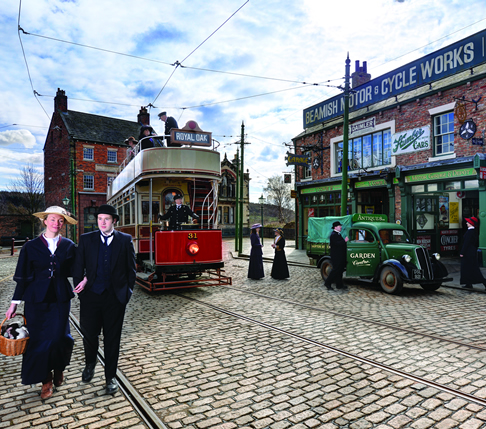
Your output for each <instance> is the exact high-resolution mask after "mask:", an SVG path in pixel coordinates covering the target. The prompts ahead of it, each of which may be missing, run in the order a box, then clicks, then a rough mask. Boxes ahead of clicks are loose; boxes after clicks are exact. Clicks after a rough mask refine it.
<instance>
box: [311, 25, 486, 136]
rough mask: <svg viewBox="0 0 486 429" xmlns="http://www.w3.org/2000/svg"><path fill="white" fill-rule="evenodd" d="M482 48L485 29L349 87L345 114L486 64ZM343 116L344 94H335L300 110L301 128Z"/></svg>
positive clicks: (485, 43) (485, 34) (485, 54)
mask: <svg viewBox="0 0 486 429" xmlns="http://www.w3.org/2000/svg"><path fill="white" fill-rule="evenodd" d="M485 45H486V30H483V31H480V32H479V33H476V34H473V35H472V36H469V37H466V38H465V39H462V40H460V41H459V42H456V43H453V44H452V45H449V46H446V47H445V48H442V49H439V50H438V51H435V52H432V53H431V54H429V55H426V56H425V57H422V58H419V59H417V60H415V61H412V62H411V63H408V64H406V65H404V66H402V67H399V68H397V69H395V70H393V71H391V72H389V73H386V74H384V75H383V76H380V77H377V78H376V79H372V80H370V81H369V82H367V83H365V84H363V85H360V86H358V87H356V88H353V91H352V93H351V94H349V111H350V112H353V111H355V110H358V109H362V108H363V107H366V106H369V105H371V104H374V103H377V102H379V101H383V100H386V99H388V98H390V97H394V96H396V95H399V94H402V93H404V92H407V91H410V90H412V89H415V88H418V87H420V86H423V85H425V84H428V83H431V82H434V81H437V80H439V79H443V78H445V77H449V76H452V75H454V74H457V73H459V72H461V71H464V70H468V69H471V68H473V67H475V66H477V65H479V64H482V63H484V62H485V61H486V50H485V49H484V46H485ZM343 114H344V94H339V95H336V96H335V97H332V98H329V99H327V100H325V101H322V102H321V103H318V104H315V105H313V106H311V107H308V108H307V109H304V111H303V122H304V129H305V128H309V127H312V126H315V125H317V124H319V123H321V122H325V121H328V120H329V119H332V118H335V117H337V116H341V115H343Z"/></svg>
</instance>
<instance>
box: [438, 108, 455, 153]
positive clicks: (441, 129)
mask: <svg viewBox="0 0 486 429" xmlns="http://www.w3.org/2000/svg"><path fill="white" fill-rule="evenodd" d="M453 152H454V112H447V113H443V114H441V115H437V116H434V153H435V155H445V154H448V153H453Z"/></svg>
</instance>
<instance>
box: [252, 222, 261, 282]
mask: <svg viewBox="0 0 486 429" xmlns="http://www.w3.org/2000/svg"><path fill="white" fill-rule="evenodd" d="M261 227H262V226H261V225H260V224H259V223H255V224H253V225H252V226H251V234H250V242H251V251H250V265H249V267H248V278H249V279H253V280H260V279H261V278H263V277H265V272H264V271H263V251H262V243H261V242H260V236H259V235H258V233H259V232H260V228H261Z"/></svg>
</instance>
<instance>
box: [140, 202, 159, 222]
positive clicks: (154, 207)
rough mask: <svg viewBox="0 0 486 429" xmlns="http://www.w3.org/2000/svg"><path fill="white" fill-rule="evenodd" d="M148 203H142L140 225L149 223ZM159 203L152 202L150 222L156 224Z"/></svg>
mask: <svg viewBox="0 0 486 429" xmlns="http://www.w3.org/2000/svg"><path fill="white" fill-rule="evenodd" d="M149 203H150V202H149V201H142V223H149V221H150V218H149V216H150V204H149ZM159 210H160V203H159V201H152V222H157V217H158V215H159Z"/></svg>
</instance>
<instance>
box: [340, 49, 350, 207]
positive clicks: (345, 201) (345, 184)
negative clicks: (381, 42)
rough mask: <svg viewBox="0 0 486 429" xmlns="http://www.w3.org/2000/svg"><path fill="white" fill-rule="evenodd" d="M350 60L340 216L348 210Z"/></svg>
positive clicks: (347, 79)
mask: <svg viewBox="0 0 486 429" xmlns="http://www.w3.org/2000/svg"><path fill="white" fill-rule="evenodd" d="M350 63H351V60H350V59H349V52H348V57H347V58H346V73H345V75H344V118H343V163H342V167H341V173H342V183H341V216H345V215H346V214H347V208H348V136H349V126H348V119H349V118H348V116H349V78H350V76H349V70H350V67H349V65H350Z"/></svg>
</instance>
